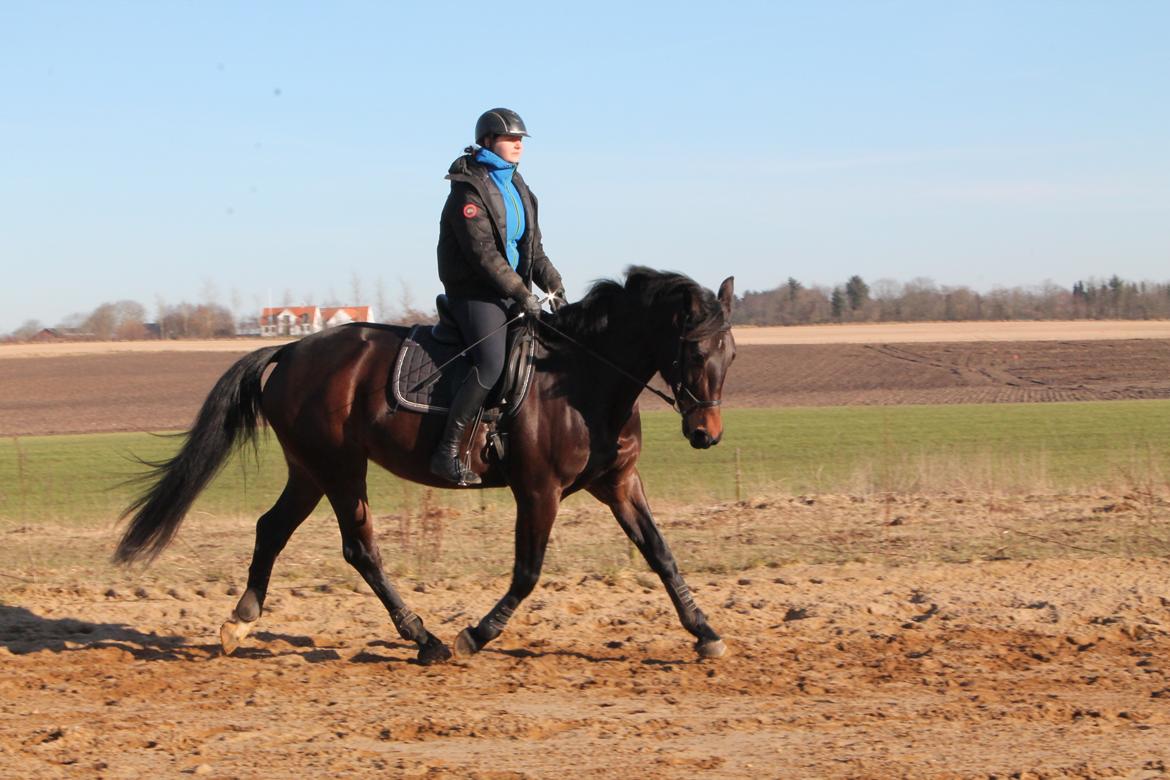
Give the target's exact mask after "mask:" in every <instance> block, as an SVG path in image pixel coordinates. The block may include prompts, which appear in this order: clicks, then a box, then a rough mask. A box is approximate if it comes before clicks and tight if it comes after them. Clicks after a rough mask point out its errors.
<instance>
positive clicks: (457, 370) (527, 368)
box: [390, 295, 536, 422]
mask: <svg viewBox="0 0 1170 780" xmlns="http://www.w3.org/2000/svg"><path fill="white" fill-rule="evenodd" d="M435 308H436V310H437V311H438V313H439V321H438V322H437V323H436V324H435V325H433V326H427V325H415V326H414V327H413V328H412V329H411V331H410V334H409V335H408V336H407V337H406V341H404V342H403V344H402V348H401V349H400V350H399V351H398V357H397V358H395V360H394V371H393V374H392V375H391V379H390V387H391V389H392V391H393V399H394V406H395V408H402V409H408V410H410V411H412V412H420V413H422V414H444V415H445V414H447V412H448V411H449V409H450V407H451V399H452V398H453V397H454V395H455V391H456V390H458V389H459V385H461V384H462V383H463V380H464V378H465V377H466V376H467V372H468V371H470V370H471V359H470V358H469V357H467V356H466V355H462V356H460V357H458V358H456V357H455V356H456V355H458V354H459V352H461V351H462V350H463V349H464V348H465V346H466V345H465V344H464V343H463V338H462V336H461V335H460V334H459V326H458V325H457V324H456V323H455V319H454V317H452V316H451V310H450V307H449V305H448V303H447V296H446V295H440V296H439V297H438V298H436V299H435ZM532 330H533V329H532V325H531V323H529V322H527V321H525V322H524V324H518V325H514V326H512V327H511V328H509V329H508V346H507V361H506V362H505V363H504V372H503V376H501V377H500V380H499V381H498V382H497V383H496V386H495V387H494V388H493V389H492V392H491V394H489V395H488V399H487V401H486V402H485V403H484V412H483V417H482V420H483V421H486V422H493V421H495V420H499V419H500V418H501V417H504V416H508V417H512V416H515V415H516V413H517V412H519V411H520V406H521V404H523V403H524V399H525V398H526V397H527V395H528V388H529V386H530V385H531V383H532V372H533V367H534V365H535V360H534V355H535V351H536V338H535V335H534V334H533V332H532ZM448 363H449V364H448ZM444 364H448V365H446V366H445V367H444V368H443V369H442V371H439V367H440V366H444Z"/></svg>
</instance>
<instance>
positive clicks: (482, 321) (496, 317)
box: [448, 297, 508, 395]
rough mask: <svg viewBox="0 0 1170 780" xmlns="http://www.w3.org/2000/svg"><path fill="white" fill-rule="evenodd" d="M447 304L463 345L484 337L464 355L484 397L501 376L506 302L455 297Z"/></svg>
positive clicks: (502, 371) (505, 330) (505, 334)
mask: <svg viewBox="0 0 1170 780" xmlns="http://www.w3.org/2000/svg"><path fill="white" fill-rule="evenodd" d="M448 301H449V303H450V305H451V314H452V316H454V317H455V322H456V323H458V325H459V333H460V335H461V336H463V342H464V343H465V344H474V343H475V342H477V341H479V340H480V339H483V338H484V337H485V336H487V338H486V339H484V341H483V343H482V344H479V345H477V346H475V347H473V348H472V349H471V350H470V351H469V352H468V353H467V354H468V356H469V357H470V358H471V362H472V363H473V364H475V369H476V370H475V372H474V375H475V379H476V381H477V382H478V384H479V386H480V388H482V389H483V391H484V393H485V395H486V393H487V391H489V390H491V389H492V388H493V387H495V386H496V382H497V381H499V378H500V375H501V374H503V373H504V360H505V355H504V352H505V350H506V349H507V345H508V333H507V329H506V328H505V327H504V323H505V322H507V321H508V302H507V301H504V300H500V299H496V300H476V299H474V298H455V297H449V298H448ZM489 333H490V334H491V335H490V336H488V334H489ZM470 378H471V377H469V379H470Z"/></svg>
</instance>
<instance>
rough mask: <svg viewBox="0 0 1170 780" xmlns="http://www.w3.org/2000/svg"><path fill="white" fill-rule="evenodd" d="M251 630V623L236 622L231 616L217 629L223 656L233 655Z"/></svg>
mask: <svg viewBox="0 0 1170 780" xmlns="http://www.w3.org/2000/svg"><path fill="white" fill-rule="evenodd" d="M251 630H252V624H251V623H245V622H244V621H242V620H237V619H236V617H235V615H232V617H231V618H230V619H229V620H228V621H227V622H226V623H224V624H223V625H222V626H220V627H219V644H220V647H222V648H223V654H224V655H231V654H232V653H234V652H235V650H236V648H237V647H239V646H240V643H241V642H243V641H244V637H246V636H248V633H249V632H251Z"/></svg>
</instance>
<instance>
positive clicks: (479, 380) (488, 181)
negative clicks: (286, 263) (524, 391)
mask: <svg viewBox="0 0 1170 780" xmlns="http://www.w3.org/2000/svg"><path fill="white" fill-rule="evenodd" d="M527 136H528V130H527V129H526V128H525V126H524V120H522V119H521V118H520V116H519V115H518V114H517V113H516V112H515V111H511V110H509V109H506V108H493V109H491V110H490V111H486V112H484V114H483V115H482V116H480V118H479V121H478V122H476V123H475V142H476V144H478V148H477V147H476V146H469V147H467V148H466V149H465V150H464V154H463V155H462V156H461V157H459V158H458V159H457V160H455V162H453V163H451V168H450V170H449V172H448V173H447V179H449V180H450V182H451V194H450V195H448V196H447V202H446V204H445V205H444V206H443V214H442V217H441V218H440V221H439V248H438V253H439V279H440V280H441V281H442V282H443V288H444V290H445V291H446V293H447V300H448V301H449V303H450V307H451V313H452V314H453V315H454V317H455V320H456V322H457V323H458V324H459V331H460V334H461V335H462V336H463V340H464V342H465V343H467V344H474V343H475V342H477V341H479V340H480V339H484V341H483V342H482V343H481V344H478V345H477V346H475V347H474V348H472V349H471V351H470V352H469V353H468V354H469V356H470V357H471V361H472V363H473V367H472V369H471V371H470V372H469V373H468V374H467V378H466V379H465V380H464V381H463V384H462V385H461V386H460V387H459V389H458V391H457V392H456V393H455V397H454V399H452V401H451V411H450V412H449V413H448V416H447V426H446V428H445V429H444V431H443V436H442V439H440V441H439V446H438V448H437V449H436V450H435V454H434V455H433V456H432V457H431V472H432V473H433V474H435V475H436V476H438V477H442V478H443V479H445V480H447V481H448V482H454V483H456V484H459V485H474V484H478V483H479V481H480V479H479V476H478V475H476V474H475V473H474V472H473V471H471V470H470V469H468V468H466V467H465V466H464V465H463V462H462V461H461V459H460V457H459V445H460V442H461V440H462V438H463V433H464V430H465V429H466V428H467V425H468V423H470V422H471V421H472V420H474V419H475V417H476V415H477V414H478V413H479V410H480V408H481V407H482V406H483V402H484V401H485V400H486V399H487V396H488V393H490V392H491V390H492V388H493V387H494V386H495V384H496V381H497V380H498V379H499V378H500V375H501V374H502V373H503V370H504V359H505V356H504V349H505V344H506V333H505V329H504V327H503V325H504V323H505V322H507V320H508V308H509V306H511V305H513V304H516V305H518V306H519V308H520V310H521V311H523V313H524V314H525V315H526V316H529V317H539V316H540V300H539V299H538V298H537V297H536V296H535V295H533V294H532V282H534V281H535V282H536V284H537V285H539V286H540V288H541V289H542V290H544V291H545V292H547V293H549V295H550V296H553V297H554V298H562V299H563V298H564V286H563V285H562V284H561V275H560V274H559V273H557V269H556V268H554V267H553V264H552V263H551V262H550V261H549V259H548V256H547V255H546V254H545V253H544V247H543V246H542V245H541V241H540V226H539V225H538V223H537V205H536V197H535V196H534V195H533V194H532V192H531V191H530V190H529V189H528V185H527V184H525V183H524V179H523V178H521V176H520V174H519V172H518V171H517V170H516V166H517V164H518V163H519V162H520V157H521V155H522V154H523V152H524V138H526V137H527ZM489 334H490V335H489ZM485 337H486V338H485Z"/></svg>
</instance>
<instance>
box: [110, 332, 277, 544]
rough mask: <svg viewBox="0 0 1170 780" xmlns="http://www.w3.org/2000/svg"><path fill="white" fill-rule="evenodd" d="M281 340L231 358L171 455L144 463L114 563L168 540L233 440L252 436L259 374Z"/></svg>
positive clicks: (257, 408) (237, 442)
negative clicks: (140, 484)
mask: <svg viewBox="0 0 1170 780" xmlns="http://www.w3.org/2000/svg"><path fill="white" fill-rule="evenodd" d="M281 349H283V346H275V347H265V348H263V349H258V350H256V351H255V352H251V353H249V354H247V355H245V356H244V357H242V358H240V359H239V360H238V361H236V363H235V365H233V366H232V367H231V368H229V369H228V370H227V373H225V374H224V375H223V376H222V377H220V378H219V381H218V382H216V383H215V387H214V388H212V390H211V393H210V394H209V395H208V396H207V400H205V401H204V402H203V408H202V409H200V410H199V416H198V417H197V418H196V419H195V425H194V426H192V428H191V430H189V431H187V434H186V436H185V438H186V441H185V442H184V443H183V447H182V449H180V450H179V452H178V454H176V455H175V456H174V457H173V458H171V459H170V460H165V461H161V462H159V463H148V464H147V465H148V466H150V467H151V470H150V471H149V472H147V473H146V474H144V475H142V481H144V482H149V483H151V485H150V487H149V488H148V489H147V490H146V491H145V492H143V493H142V495H140V496H139V497H138V498H136V499H135V500H134V502H133V503H132V504H130V506H128V507H126V511H124V512H123V513H122V517H123V518H125V517H126V516H127V515H129V514H131V513H133V514H134V517H133V519H132V520H131V521H130V527H129V528H127V529H126V532H125V533H124V534H123V535H122V541H120V542H119V543H118V549H117V550H116V551H115V552H114V561H115V562H117V563H131V562H133V561H136V560H138V559H140V558H145V559H146V560H147V561H151V560H154V558H155V557H156V556H157V555H158V554H159V553H161V552H162V551H163V550H164V549H166V547H167V545H168V544H170V543H171V539H173V538H174V536H175V532H176V531H178V530H179V524H180V523H182V522H183V516H184V515H186V514H187V510H188V509H190V508H191V504H192V503H194V501H195V497H196V496H198V495H199V494H200V493H201V492H202V491H203V488H205V487H207V483H208V482H210V481H211V479H212V477H214V476H215V475H216V474H217V473H218V472H219V470H220V468H222V467H223V464H224V462H225V461H226V460H227V456H228V455H229V454H231V451H232V450H233V449H234V448H235V447H236V446H238V445H240V444H243V443H244V442H247V441H249V440H254V437H255V435H256V425H257V423H258V422H259V421H260V418H261V416H262V412H261V410H260V379H261V377H262V375H263V374H264V369H265V368H266V367H267V366H268V364H269V363H271V362H273V361H274V360H275V359H276V355H277V353H278V352H280V350H281Z"/></svg>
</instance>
